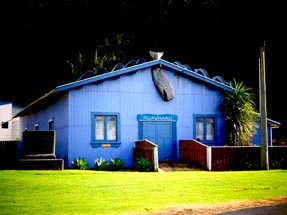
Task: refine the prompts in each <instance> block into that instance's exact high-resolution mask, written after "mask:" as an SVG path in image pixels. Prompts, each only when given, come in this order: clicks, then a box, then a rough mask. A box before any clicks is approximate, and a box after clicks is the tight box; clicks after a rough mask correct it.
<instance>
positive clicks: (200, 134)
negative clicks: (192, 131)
mask: <svg viewBox="0 0 287 215" xmlns="http://www.w3.org/2000/svg"><path fill="white" fill-rule="evenodd" d="M203 132H204V129H203V118H196V139H197V140H203Z"/></svg>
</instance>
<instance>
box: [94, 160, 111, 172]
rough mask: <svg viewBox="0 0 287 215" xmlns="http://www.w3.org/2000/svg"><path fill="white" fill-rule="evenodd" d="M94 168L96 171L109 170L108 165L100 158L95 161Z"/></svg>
mask: <svg viewBox="0 0 287 215" xmlns="http://www.w3.org/2000/svg"><path fill="white" fill-rule="evenodd" d="M94 167H95V169H96V170H107V169H108V168H109V164H108V162H107V161H106V160H105V159H103V158H102V157H101V158H97V159H96V160H95V163H94Z"/></svg>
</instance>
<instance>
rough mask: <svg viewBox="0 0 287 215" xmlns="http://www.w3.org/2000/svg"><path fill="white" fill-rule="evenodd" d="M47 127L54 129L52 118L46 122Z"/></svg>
mask: <svg viewBox="0 0 287 215" xmlns="http://www.w3.org/2000/svg"><path fill="white" fill-rule="evenodd" d="M48 129H49V130H53V129H54V123H53V121H52V120H51V121H49V122H48Z"/></svg>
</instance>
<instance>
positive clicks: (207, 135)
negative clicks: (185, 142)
mask: <svg viewBox="0 0 287 215" xmlns="http://www.w3.org/2000/svg"><path fill="white" fill-rule="evenodd" d="M215 125H216V123H215V116H211V115H197V116H195V131H194V134H195V139H197V140H199V141H201V142H203V143H214V142H215V141H216V138H215V129H216V128H215Z"/></svg>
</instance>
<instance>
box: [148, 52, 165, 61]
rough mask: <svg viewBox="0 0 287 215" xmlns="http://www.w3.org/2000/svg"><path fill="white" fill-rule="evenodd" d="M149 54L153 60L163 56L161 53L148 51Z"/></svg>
mask: <svg viewBox="0 0 287 215" xmlns="http://www.w3.org/2000/svg"><path fill="white" fill-rule="evenodd" d="M149 54H150V56H151V57H152V58H153V59H154V60H159V59H161V57H162V56H163V52H154V51H149Z"/></svg>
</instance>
